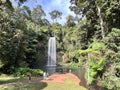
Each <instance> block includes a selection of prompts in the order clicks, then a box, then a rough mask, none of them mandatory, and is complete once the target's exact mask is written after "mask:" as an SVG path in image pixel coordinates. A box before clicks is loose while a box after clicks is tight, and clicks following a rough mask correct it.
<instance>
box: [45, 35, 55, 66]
mask: <svg viewBox="0 0 120 90" xmlns="http://www.w3.org/2000/svg"><path fill="white" fill-rule="evenodd" d="M47 66H56V40H55V37H50V38H49V41H48V62H47Z"/></svg>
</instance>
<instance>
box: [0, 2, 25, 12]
mask: <svg viewBox="0 0 120 90" xmlns="http://www.w3.org/2000/svg"><path fill="white" fill-rule="evenodd" d="M16 1H17V2H18V4H19V5H21V4H22V3H24V2H26V1H27V0H16ZM0 6H4V7H7V8H8V9H11V10H13V6H12V2H11V1H10V0H0ZM0 9H1V10H2V8H1V7H0Z"/></svg>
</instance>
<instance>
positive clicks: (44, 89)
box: [0, 79, 87, 90]
mask: <svg viewBox="0 0 120 90" xmlns="http://www.w3.org/2000/svg"><path fill="white" fill-rule="evenodd" d="M0 90H87V89H85V88H84V87H82V86H79V85H77V84H75V83H74V82H73V80H72V79H67V80H66V81H65V82H64V83H51V82H49V83H46V82H39V83H31V84H24V85H8V86H0Z"/></svg>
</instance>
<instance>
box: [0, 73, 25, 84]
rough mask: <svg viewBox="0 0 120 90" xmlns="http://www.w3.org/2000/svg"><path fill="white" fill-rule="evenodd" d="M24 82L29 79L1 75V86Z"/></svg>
mask: <svg viewBox="0 0 120 90" xmlns="http://www.w3.org/2000/svg"><path fill="white" fill-rule="evenodd" d="M23 80H27V78H26V77H25V78H20V77H14V76H12V75H10V76H8V75H5V74H2V75H0V84H4V83H10V82H16V81H23Z"/></svg>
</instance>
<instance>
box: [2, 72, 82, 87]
mask: <svg viewBox="0 0 120 90" xmlns="http://www.w3.org/2000/svg"><path fill="white" fill-rule="evenodd" d="M69 78H71V79H73V80H74V82H75V83H76V84H78V85H79V83H80V79H79V78H78V77H77V76H75V75H74V74H72V73H65V74H53V75H51V76H49V77H48V78H47V79H44V80H43V78H41V77H40V78H38V77H37V78H32V79H31V80H24V81H18V82H12V83H6V84H1V85H0V86H4V85H18V84H20V85H21V84H28V83H36V82H56V83H64V81H65V80H66V79H69Z"/></svg>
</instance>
